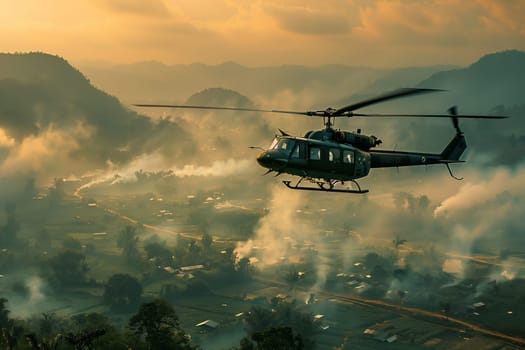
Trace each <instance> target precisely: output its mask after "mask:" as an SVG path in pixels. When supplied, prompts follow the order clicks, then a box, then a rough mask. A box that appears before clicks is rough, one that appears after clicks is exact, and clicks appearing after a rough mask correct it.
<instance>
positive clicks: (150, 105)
mask: <svg viewBox="0 0 525 350" xmlns="http://www.w3.org/2000/svg"><path fill="white" fill-rule="evenodd" d="M133 106H136V107H148V108H150V107H151V108H181V109H215V110H217V109H219V110H228V111H244V112H264V113H285V114H300V115H312V112H296V111H282V110H277V109H258V108H242V107H215V106H192V105H165V104H133Z"/></svg>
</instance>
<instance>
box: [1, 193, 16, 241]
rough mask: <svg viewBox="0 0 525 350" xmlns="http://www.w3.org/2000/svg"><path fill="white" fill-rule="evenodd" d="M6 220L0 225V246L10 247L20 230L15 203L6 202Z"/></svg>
mask: <svg viewBox="0 0 525 350" xmlns="http://www.w3.org/2000/svg"><path fill="white" fill-rule="evenodd" d="M5 215H6V217H7V222H6V224H5V225H4V226H2V227H0V248H3V247H12V246H13V245H14V244H15V243H16V235H17V233H18V231H20V222H18V219H17V217H16V205H15V204H14V203H7V204H6V205H5Z"/></svg>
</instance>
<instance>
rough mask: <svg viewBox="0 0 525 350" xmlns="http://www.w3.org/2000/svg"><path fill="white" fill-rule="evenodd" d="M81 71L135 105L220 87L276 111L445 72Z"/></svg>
mask: <svg viewBox="0 0 525 350" xmlns="http://www.w3.org/2000/svg"><path fill="white" fill-rule="evenodd" d="M81 67H82V71H83V72H85V73H86V74H87V76H88V77H90V79H91V80H92V81H93V82H94V83H95V84H96V85H97V86H100V87H102V88H103V89H104V90H106V91H109V92H110V93H112V94H114V95H116V96H119V98H121V99H122V100H124V101H126V102H129V103H133V102H137V101H141V102H162V103H182V102H183V101H184V100H186V99H187V98H188V96H190V95H192V94H193V93H194V92H195V91H201V90H204V89H206V88H209V87H213V86H220V87H223V88H226V89H230V90H234V91H239V92H240V93H242V94H245V95H247V96H250V98H251V99H253V100H256V99H257V100H258V101H259V104H261V102H260V101H262V103H263V104H264V106H265V107H272V108H274V107H275V108H282V107H283V106H281V105H279V106H277V105H276V104H282V103H289V102H290V101H281V100H282V99H284V98H286V96H288V94H289V93H291V94H294V95H296V96H299V97H300V100H301V103H302V105H301V106H297V107H301V108H306V109H309V108H320V106H323V107H327V106H328V105H331V104H332V102H333V101H337V100H338V99H339V98H342V97H345V96H350V95H351V94H353V93H356V92H358V91H362V90H364V89H367V87H369V86H371V85H373V84H374V82H376V81H378V80H380V79H385V80H384V84H383V85H386V88H387V89H388V88H390V87H392V86H394V87H400V86H410V85H413V84H416V83H417V82H419V81H421V80H422V79H424V78H426V77H428V76H430V75H431V74H432V73H435V72H438V71H440V70H442V69H443V67H423V68H419V67H417V68H402V69H377V68H368V67H352V66H345V65H324V66H318V67H305V66H293V65H285V66H275V67H245V66H242V65H239V64H237V63H233V62H227V63H223V64H219V65H205V64H190V65H173V66H167V65H163V64H160V63H158V62H142V63H135V64H129V65H116V66H113V67H107V66H101V65H99V66H97V65H84V66H81ZM396 77H399V78H401V79H402V81H401V82H398V84H402V85H396ZM381 88H385V87H384V86H382V87H381ZM268 104H271V106H269V105H268ZM284 107H290V106H289V105H286V106H284Z"/></svg>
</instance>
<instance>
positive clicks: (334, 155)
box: [328, 148, 341, 162]
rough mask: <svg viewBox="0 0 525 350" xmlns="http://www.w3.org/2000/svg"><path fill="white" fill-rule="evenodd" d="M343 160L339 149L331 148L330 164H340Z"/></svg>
mask: <svg viewBox="0 0 525 350" xmlns="http://www.w3.org/2000/svg"><path fill="white" fill-rule="evenodd" d="M340 158H341V152H339V150H338V149H337V148H330V149H329V150H328V160H329V161H330V162H339V161H340Z"/></svg>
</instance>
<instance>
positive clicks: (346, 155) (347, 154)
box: [343, 151, 354, 164]
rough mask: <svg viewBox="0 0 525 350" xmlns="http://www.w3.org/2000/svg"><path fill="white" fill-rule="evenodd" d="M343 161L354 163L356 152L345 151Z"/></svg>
mask: <svg viewBox="0 0 525 350" xmlns="http://www.w3.org/2000/svg"><path fill="white" fill-rule="evenodd" d="M343 162H344V163H346V164H353V163H354V152H353V151H343Z"/></svg>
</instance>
